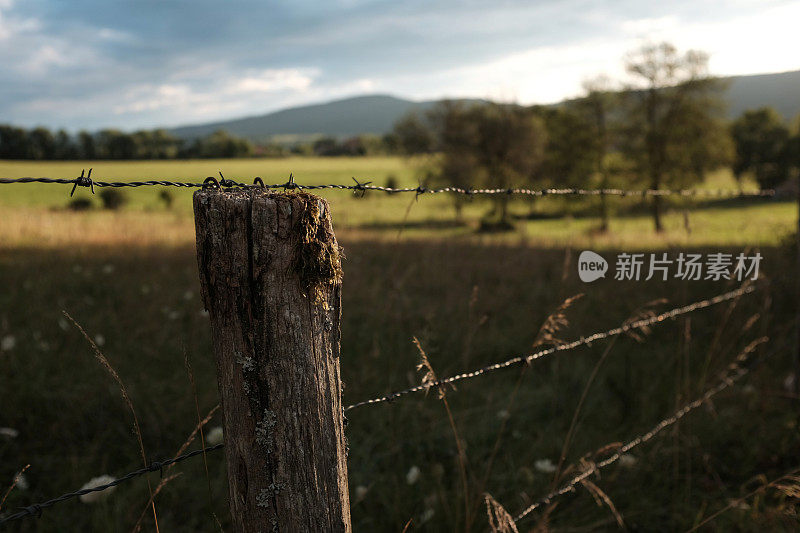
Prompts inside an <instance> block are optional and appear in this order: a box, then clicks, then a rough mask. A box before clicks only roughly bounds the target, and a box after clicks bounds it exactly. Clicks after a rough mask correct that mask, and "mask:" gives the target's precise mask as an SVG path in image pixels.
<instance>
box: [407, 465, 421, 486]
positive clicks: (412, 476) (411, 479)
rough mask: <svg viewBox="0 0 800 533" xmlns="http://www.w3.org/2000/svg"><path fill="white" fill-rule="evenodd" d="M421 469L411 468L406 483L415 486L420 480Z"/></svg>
mask: <svg viewBox="0 0 800 533" xmlns="http://www.w3.org/2000/svg"><path fill="white" fill-rule="evenodd" d="M419 473H420V472H419V467H417V466H416V465H415V466H412V467H411V468H409V470H408V473H407V474H406V483H408V484H409V485H413V484H414V483H416V482H417V480H418V479H419Z"/></svg>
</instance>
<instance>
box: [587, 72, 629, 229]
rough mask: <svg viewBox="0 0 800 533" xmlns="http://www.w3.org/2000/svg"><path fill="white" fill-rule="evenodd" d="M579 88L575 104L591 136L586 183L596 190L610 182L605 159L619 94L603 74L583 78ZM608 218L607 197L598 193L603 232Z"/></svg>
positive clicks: (610, 144)
mask: <svg viewBox="0 0 800 533" xmlns="http://www.w3.org/2000/svg"><path fill="white" fill-rule="evenodd" d="M583 89H584V91H585V92H586V96H585V97H584V98H583V99H582V100H580V101H579V102H578V104H577V107H578V110H579V111H580V112H581V113H582V114H583V116H584V117H586V119H587V120H586V121H587V124H588V128H587V129H588V131H589V133H590V135H591V138H592V140H591V142H590V144H589V146H588V149H587V151H588V154H589V157H590V158H591V160H592V167H593V171H594V172H593V173H594V176H595V180H590V184H591V185H594V183H593V182H592V181H594V182H596V183H597V186H598V187H599V188H600V189H608V188H610V187H611V185H612V184H611V176H612V174H613V172H612V165H611V164H610V162H609V161H608V160H609V153H610V151H611V148H612V144H613V138H614V131H613V130H614V128H613V124H612V123H611V114H612V112H613V111H614V110H615V109H616V108H617V106H618V104H619V96H618V94H617V93H616V92H614V90H613V89H612V86H611V80H610V79H609V78H608V77H606V76H598V77H596V78H594V79H590V80H587V81H586V82H584V84H583ZM608 219H609V209H608V197H607V196H606V195H600V220H601V223H600V230H601V231H603V232H606V231H608V228H609V220H608Z"/></svg>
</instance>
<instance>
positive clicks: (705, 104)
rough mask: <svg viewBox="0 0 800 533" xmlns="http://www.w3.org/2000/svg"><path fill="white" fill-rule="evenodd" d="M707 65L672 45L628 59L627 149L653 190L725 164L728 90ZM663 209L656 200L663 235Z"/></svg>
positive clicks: (649, 47)
mask: <svg viewBox="0 0 800 533" xmlns="http://www.w3.org/2000/svg"><path fill="white" fill-rule="evenodd" d="M707 67H708V56H707V55H706V54H704V53H702V52H697V51H692V50H690V51H688V52H686V53H684V54H681V53H679V52H678V51H677V49H676V48H675V47H674V46H672V45H671V44H669V43H661V44H657V45H652V44H651V45H646V46H644V47H642V48H640V49H638V50H636V51H635V52H633V53H632V54H630V55H629V56H628V58H627V60H626V69H627V71H628V73H629V74H630V75H631V76H632V78H633V79H634V86H633V87H632V88H631V89H630V90H628V91H627V93H626V95H627V99H628V104H629V105H628V113H627V117H626V130H627V133H628V139H627V142H626V146H625V149H626V152H627V153H628V155H629V156H630V157H631V159H632V160H633V161H635V162H636V164H637V166H638V168H639V170H640V172H642V173H643V174H644V175H645V177H646V179H647V181H648V182H649V186H650V187H651V188H653V189H661V188H662V187H665V186H686V185H688V184H690V183H696V182H698V181H700V180H702V179H703V177H704V175H705V173H706V172H707V171H708V170H711V169H713V168H715V167H716V166H718V165H719V164H720V157H719V156H720V154H719V152H720V150H719V146H718V143H720V142H721V141H720V139H721V138H724V136H725V132H724V131H723V123H722V112H723V111H724V106H723V103H722V95H721V93H722V90H723V89H724V86H723V85H722V84H721V83H720V82H719V81H718V80H715V79H712V78H710V77H709V76H708V74H707ZM661 205H662V200H661V197H660V196H654V197H653V221H654V223H655V229H656V231H658V232H660V231H663V229H664V227H663V223H662V220H661V210H662V207H661Z"/></svg>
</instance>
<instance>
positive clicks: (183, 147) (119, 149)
mask: <svg viewBox="0 0 800 533" xmlns="http://www.w3.org/2000/svg"><path fill="white" fill-rule="evenodd" d="M254 153H255V148H254V146H253V144H252V143H251V142H250V141H248V140H247V139H243V138H240V137H236V136H233V135H230V134H229V133H227V132H225V131H217V132H215V133H212V134H211V135H208V136H206V137H201V138H199V139H195V140H193V141H184V140H182V139H179V138H178V137H175V136H174V135H172V134H170V133H169V132H168V131H166V130H163V129H158V130H142V131H136V132H133V133H126V132H123V131H120V130H115V129H105V130H101V131H99V132H97V133H89V132H86V131H81V132H79V133H78V134H77V135H70V134H69V133H67V132H66V131H64V130H59V131H57V132H56V133H53V132H52V131H50V130H49V129H47V128H41V127H40V128H34V129H30V130H27V129H24V128H18V127H14V126H7V125H0V159H33V160H44V159H62V160H70V159H175V158H212V157H214V158H224V157H249V156H252V155H254Z"/></svg>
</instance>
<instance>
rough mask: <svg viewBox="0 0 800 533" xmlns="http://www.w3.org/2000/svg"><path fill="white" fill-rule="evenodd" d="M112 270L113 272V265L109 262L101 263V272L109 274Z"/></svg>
mask: <svg viewBox="0 0 800 533" xmlns="http://www.w3.org/2000/svg"><path fill="white" fill-rule="evenodd" d="M113 272H114V265H112V264H110V263H109V264H107V265H103V274H111V273H113Z"/></svg>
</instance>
